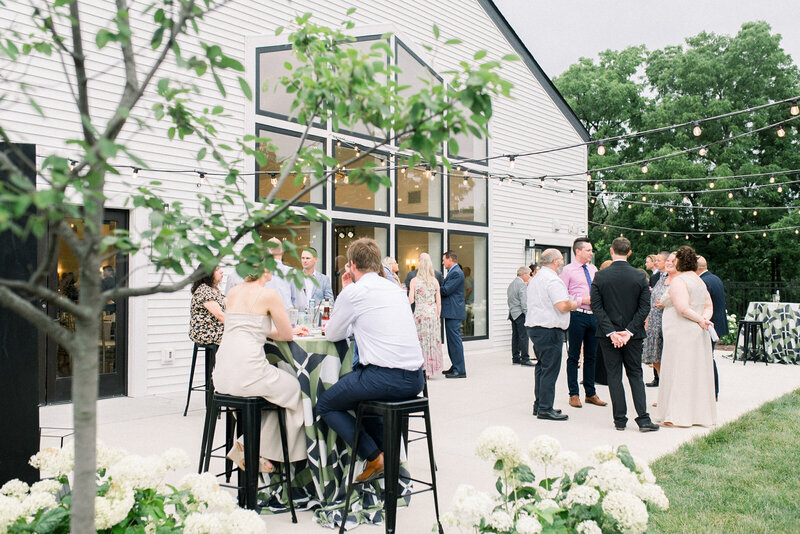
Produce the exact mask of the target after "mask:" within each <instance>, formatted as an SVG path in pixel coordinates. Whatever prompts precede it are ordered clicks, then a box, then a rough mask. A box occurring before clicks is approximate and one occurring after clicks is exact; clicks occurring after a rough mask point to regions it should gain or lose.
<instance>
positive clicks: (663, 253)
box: [658, 250, 672, 260]
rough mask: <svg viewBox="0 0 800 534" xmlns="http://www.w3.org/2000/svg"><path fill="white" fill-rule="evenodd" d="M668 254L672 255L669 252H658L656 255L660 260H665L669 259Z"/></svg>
mask: <svg viewBox="0 0 800 534" xmlns="http://www.w3.org/2000/svg"><path fill="white" fill-rule="evenodd" d="M670 254H672V252H670V251H668V250H662V251H661V252H659V253H658V255H659V256H661V257H662V258H664V260H666V259H667V258H669V255H670Z"/></svg>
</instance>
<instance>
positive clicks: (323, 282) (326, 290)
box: [300, 247, 333, 303]
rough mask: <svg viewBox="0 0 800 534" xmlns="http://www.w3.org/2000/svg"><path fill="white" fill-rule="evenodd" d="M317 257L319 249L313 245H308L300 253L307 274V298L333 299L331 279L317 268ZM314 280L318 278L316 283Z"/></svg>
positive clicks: (319, 300) (304, 271)
mask: <svg viewBox="0 0 800 534" xmlns="http://www.w3.org/2000/svg"><path fill="white" fill-rule="evenodd" d="M317 258H318V257H317V250H316V249H315V248H313V247H306V248H305V249H304V250H303V252H301V253H300V261H301V262H302V263H303V274H305V275H306V279H305V282H304V285H303V293H304V294H305V296H306V299H307V300H314V301H316V302H317V303H319V302H322V301H323V300H324V299H330V300H333V290H332V289H331V279H330V278H328V276H327V275H324V274H322V273H321V272H319V271H317V270H316V269H315V267H316V265H317ZM314 280H316V283H314Z"/></svg>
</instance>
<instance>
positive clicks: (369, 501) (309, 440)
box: [262, 337, 411, 529]
mask: <svg viewBox="0 0 800 534" xmlns="http://www.w3.org/2000/svg"><path fill="white" fill-rule="evenodd" d="M264 348H265V351H266V353H267V359H269V361H270V363H272V364H274V365H278V367H280V368H281V369H284V370H285V371H288V372H291V373H295V374H296V375H297V379H298V380H299V381H300V391H301V392H302V395H303V403H304V406H305V420H306V423H305V425H306V445H307V447H308V463H307V464H306V466H305V467H304V468H302V469H300V470H298V471H296V472H295V473H294V474H293V483H292V494H293V497H294V502H295V507H296V508H297V509H301V510H304V509H305V510H308V509H316V510H315V513H314V517H315V519H316V521H317V522H318V523H319V524H320V525H323V526H326V527H330V528H334V527H335V528H338V525H339V523H340V522H341V517H342V510H343V508H344V500H345V486H346V485H347V470H348V468H349V467H350V449H349V447H348V446H347V444H346V443H345V442H344V441H343V440H342V439H341V438H339V436H338V435H337V434H336V433H335V432H334V431H333V430H330V429H329V428H328V426H327V425H326V424H325V423H324V422H322V420H321V419H320V418H319V417H318V416H317V414H316V405H317V398H318V397H319V395H320V394H322V392H323V391H326V390H327V389H328V388H330V387H331V386H332V385H333V384H335V383H336V382H337V381H338V380H339V377H341V376H344V375H346V374H347V373H349V372H350V371H351V370H352V369H353V350H352V347H349V346H348V344H347V342H346V341H336V342H333V341H330V340H327V339H325V338H321V337H315V338H305V339H302V338H296V339H295V341H292V342H275V343H267V344H266V345H265V346H264ZM358 467H359V466H356V469H357V471H356V473H358V472H359V471H358ZM400 486H401V488H400V499H399V500H398V505H407V504H408V503H409V501H410V499H411V497H410V492H411V480H410V474H409V472H408V469H407V465H406V463H405V462H402V463H401V465H400ZM382 487H383V479H379V480H377V481H375V482H373V483H371V484H362V485H357V486H356V487H355V489H354V491H353V494H352V496H351V497H350V512H349V513H348V515H347V529H350V528H352V527H354V526H356V524H358V523H373V524H375V523H381V522H382V521H383V501H382V500H381V489H382ZM262 496H263V495H262ZM285 503H286V499H285V497H284V495H283V489H282V487H280V489H278V490H276V491H275V492H274V493H273V495H272V496H270V498H269V506H267V507H265V508H264V509H263V510H262V513H267V514H268V513H271V512H279V511H280V512H283V511H286V506H285Z"/></svg>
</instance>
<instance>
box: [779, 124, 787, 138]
mask: <svg viewBox="0 0 800 534" xmlns="http://www.w3.org/2000/svg"><path fill="white" fill-rule="evenodd" d="M785 136H786V130H784V129H783V126H778V137H785Z"/></svg>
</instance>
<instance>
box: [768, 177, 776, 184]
mask: <svg viewBox="0 0 800 534" xmlns="http://www.w3.org/2000/svg"><path fill="white" fill-rule="evenodd" d="M769 183H771V184H774V183H775V177H774V176H770V177H769Z"/></svg>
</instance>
